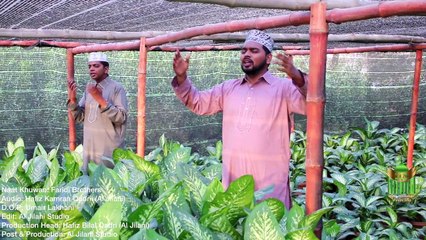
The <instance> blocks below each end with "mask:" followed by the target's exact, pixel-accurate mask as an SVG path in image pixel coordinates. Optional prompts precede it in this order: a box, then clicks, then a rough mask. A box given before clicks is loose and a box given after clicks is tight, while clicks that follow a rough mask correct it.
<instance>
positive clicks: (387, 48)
mask: <svg viewBox="0 0 426 240" xmlns="http://www.w3.org/2000/svg"><path fill="white" fill-rule="evenodd" d="M421 49H426V43H422V44H393V45H383V46H367V47H351V48H332V49H327V54H340V53H363V52H403V51H416V50H421ZM286 53H287V54H289V55H309V53H310V50H286Z"/></svg>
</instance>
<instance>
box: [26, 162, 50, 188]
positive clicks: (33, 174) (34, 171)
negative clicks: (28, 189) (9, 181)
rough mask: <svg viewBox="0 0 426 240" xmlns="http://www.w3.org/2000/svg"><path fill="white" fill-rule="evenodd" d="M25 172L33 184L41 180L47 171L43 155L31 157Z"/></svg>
mask: <svg viewBox="0 0 426 240" xmlns="http://www.w3.org/2000/svg"><path fill="white" fill-rule="evenodd" d="M26 173H27V176H28V177H29V178H30V179H31V182H32V183H33V184H34V183H36V182H40V181H42V180H43V178H44V177H45V176H46V175H47V173H48V167H47V163H46V159H45V158H44V157H43V156H37V157H35V158H33V159H31V160H30V165H29V167H28V170H27V172H26Z"/></svg>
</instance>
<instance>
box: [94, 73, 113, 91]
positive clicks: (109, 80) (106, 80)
mask: <svg viewBox="0 0 426 240" xmlns="http://www.w3.org/2000/svg"><path fill="white" fill-rule="evenodd" d="M92 81H93V82H94V83H95V84H97V86H100V87H101V89H104V88H105V87H106V86H108V84H109V83H110V82H111V78H110V77H109V76H107V77H106V78H105V79H104V80H102V81H101V82H100V83H96V81H95V80H92Z"/></svg>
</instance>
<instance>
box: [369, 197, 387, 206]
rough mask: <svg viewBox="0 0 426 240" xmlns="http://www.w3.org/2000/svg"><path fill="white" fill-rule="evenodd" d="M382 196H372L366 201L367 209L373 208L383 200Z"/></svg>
mask: <svg viewBox="0 0 426 240" xmlns="http://www.w3.org/2000/svg"><path fill="white" fill-rule="evenodd" d="M382 198H383V197H382V196H371V197H369V198H368V199H367V201H366V207H369V206H371V205H372V204H373V203H374V202H376V201H377V200H379V199H382Z"/></svg>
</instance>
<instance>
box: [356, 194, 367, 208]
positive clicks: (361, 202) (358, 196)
mask: <svg viewBox="0 0 426 240" xmlns="http://www.w3.org/2000/svg"><path fill="white" fill-rule="evenodd" d="M353 198H354V199H355V200H356V201H357V202H358V204H359V205H360V206H361V207H367V200H366V199H365V197H364V194H363V193H356V194H354V195H353Z"/></svg>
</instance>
